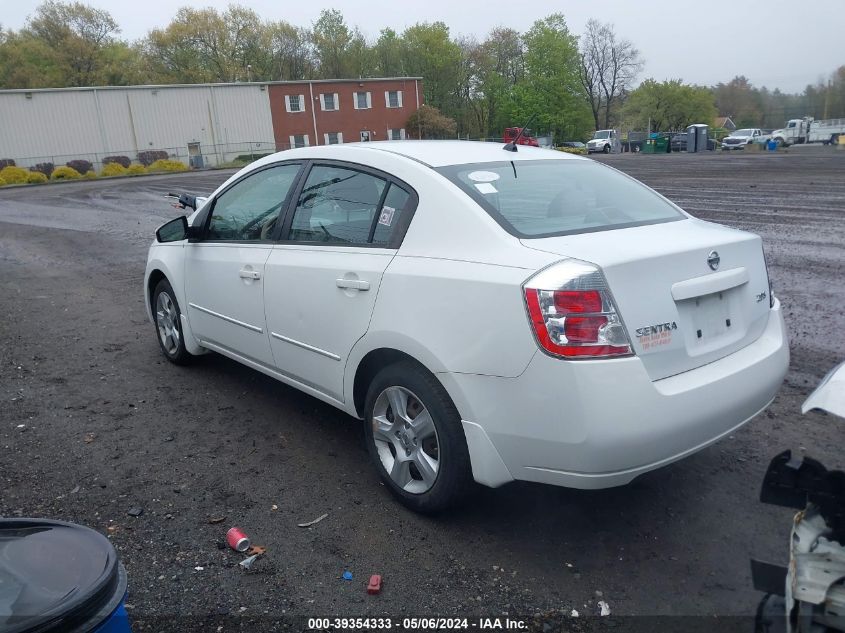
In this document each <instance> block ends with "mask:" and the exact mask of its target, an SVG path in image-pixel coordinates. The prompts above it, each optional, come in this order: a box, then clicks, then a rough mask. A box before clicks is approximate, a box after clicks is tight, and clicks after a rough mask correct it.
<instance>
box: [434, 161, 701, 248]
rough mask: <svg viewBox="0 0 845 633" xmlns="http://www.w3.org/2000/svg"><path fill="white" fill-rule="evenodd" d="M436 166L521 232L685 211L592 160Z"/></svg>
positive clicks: (654, 218) (606, 225) (638, 221)
mask: <svg viewBox="0 0 845 633" xmlns="http://www.w3.org/2000/svg"><path fill="white" fill-rule="evenodd" d="M438 171H439V172H440V173H441V174H443V175H444V176H446V177H447V178H448V179H449V180H451V181H452V182H454V183H455V184H456V185H458V187H460V188H461V189H462V190H463V191H464V192H465V193H467V194H468V195H469V196H470V197H471V198H472V199H473V200H475V201H476V202H478V204H480V205H481V206H482V207H483V208H484V209H485V210H486V211H487V212H488V213H489V214H490V215H491V216H493V218H494V219H495V220H496V221H497V222H498V223H499V224H501V225H502V227H503V228H504V229H505V230H507V231H508V232H509V233H511V234H512V235H515V236H517V237H523V238H532V237H551V236H555V235H568V234H573V233H588V232H592V231H604V230H609V229H618V228H625V227H630V226H639V225H643V224H656V223H660V222H671V221H673V220H681V219H683V218H684V217H685V216H684V215H683V214H681V213H680V212H679V211H678V210H677V209H676V208H675V207H674V206H672V204H671V203H669V202H668V201H667V200H665V199H664V198H662V197H661V196H660V195H658V194H657V193H655V192H654V191H652V190H651V189H649V188H648V187H646V186H645V185H643V184H641V183H639V182H637V181H636V180H634V179H632V178H629V177H628V176H625V175H624V174H621V173H620V172H618V171H616V170H615V169H610V168H608V167H605V166H604V165H601V164H599V163H596V162H594V161H587V160H536V161H502V162H496V163H478V164H469V165H451V166H448V167H441V168H439V169H438Z"/></svg>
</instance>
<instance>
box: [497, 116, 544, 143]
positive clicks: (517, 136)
mask: <svg viewBox="0 0 845 633" xmlns="http://www.w3.org/2000/svg"><path fill="white" fill-rule="evenodd" d="M535 118H537V114H536V113H534V114H532V115H531V118H530V119H528V123H526V124H525V125H524V126H523V127H521V128H519V134H517V135H516V138H515V139H514V140H512V141H511V142H510V143H507V144H506V145H505V146H504V147H503V148H502V149H503V150H505V151H506V152H515V151H517V149H516V144H517V143H519V139H521V138H522V135H523V134H524V133H525V130H527V129H528V126H529V125H531V124H532V123H533V122H534V119H535Z"/></svg>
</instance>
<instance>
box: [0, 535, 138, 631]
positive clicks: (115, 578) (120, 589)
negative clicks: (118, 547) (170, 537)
mask: <svg viewBox="0 0 845 633" xmlns="http://www.w3.org/2000/svg"><path fill="white" fill-rule="evenodd" d="M125 595H126V571H125V570H124V569H123V565H121V564H120V562H119V561H118V559H117V553H116V552H115V550H114V547H112V544H111V543H110V542H109V540H108V539H107V538H106V537H105V536H103V535H102V534H100V533H99V532H95V531H94V530H91V529H89V528H86V527H82V526H79V525H74V524H72V523H65V522H63V521H48V520H45V519H0V631H3V632H4V633H34V632H36V631H37V632H38V633H59V632H62V633H129V631H130V628H129V618H128V616H127V614H126V609H125V608H124V597H125Z"/></svg>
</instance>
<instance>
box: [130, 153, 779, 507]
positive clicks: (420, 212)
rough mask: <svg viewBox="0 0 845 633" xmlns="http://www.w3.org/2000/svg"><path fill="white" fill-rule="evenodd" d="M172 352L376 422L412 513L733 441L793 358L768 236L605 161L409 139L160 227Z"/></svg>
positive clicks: (155, 316) (375, 433) (153, 266)
mask: <svg viewBox="0 0 845 633" xmlns="http://www.w3.org/2000/svg"><path fill="white" fill-rule="evenodd" d="M144 297H145V299H146V303H147V309H148V315H149V317H150V318H151V319H152V321H153V322H154V323H155V326H156V333H157V338H158V342H159V345H160V346H161V349H162V351H163V352H164V355H165V356H166V357H167V358H168V359H169V360H170V361H172V362H174V363H178V364H182V363H185V362H187V361H189V360H190V359H191V358H192V357H193V356H195V355H197V354H202V353H205V352H207V351H209V350H211V351H215V352H218V353H220V354H224V355H226V356H228V357H230V358H233V359H235V360H237V361H239V362H241V363H243V364H245V365H247V366H249V367H252V368H254V369H256V370H258V371H261V372H264V373H265V374H268V375H270V376H272V377H274V378H276V379H278V380H279V381H281V382H283V383H286V384H288V385H292V386H294V387H297V388H298V389H301V390H302V391H304V392H306V393H308V394H311V395H313V396H314V397H316V398H319V399H320V400H323V401H325V402H328V403H330V404H332V405H334V406H336V407H337V408H339V409H341V410H342V411H345V412H346V413H348V414H349V415H351V416H353V417H354V418H357V419H361V420H364V421H365V427H364V428H365V434H366V438H367V444H368V447H369V451H370V455H371V456H372V460H373V463H374V465H375V467H376V468H377V469H378V472H379V474H380V475H381V477H382V479H383V480H384V482H385V484H386V485H387V486H388V487H389V489H390V490H391V491H392V492H393V493H394V494H395V495H396V496H397V497H398V498H399V500H401V501H402V502H403V503H404V504H406V505H407V506H409V507H411V508H413V509H415V510H418V511H436V510H439V509H442V508H444V507H446V506H448V505H450V504H453V503H454V502H455V501H456V500H458V499H459V498H460V497H461V495H462V494H463V493H464V492H466V491H467V490H468V489H469V488H470V487H471V483H472V481H473V480H474V481H476V482H479V483H481V484H485V485H487V486H494V487H495V486H501V485H503V484H505V483H507V482H510V481H513V480H526V481H534V482H542V483H547V484H555V485H561V486H570V487H574V488H604V487H609V486H617V485H621V484H625V483H627V482H630V481H631V480H632V479H634V478H635V477H636V476H637V475H640V474H641V473H644V472H646V471H649V470H652V469H655V468H658V467H660V466H663V465H665V464H668V463H670V462H673V461H675V460H678V459H681V458H682V457H685V456H687V455H690V454H692V453H694V452H696V451H698V450H701V449H702V448H704V447H705V446H707V445H708V444H711V443H713V442H715V441H716V440H718V439H720V438H722V437H725V436H727V435H730V434H731V433H733V432H734V431H735V430H736V429H737V428H739V427H740V426H742V425H743V424H745V423H746V422H748V421H749V420H750V419H751V418H753V417H754V416H756V415H757V414H758V413H760V412H761V411H762V410H763V409H765V408H766V406H767V405H768V404H769V403H770V402H771V400H772V399H773V398H774V396H775V393H776V392H777V390H778V388H779V386H780V384H781V382H782V380H783V377H784V375H785V373H786V369H787V365H788V363H789V351H788V344H787V340H786V335H785V327H784V322H783V316H782V314H781V307H780V303H779V302H778V300H777V299H776V298H774V297H773V296H772V293H771V288H770V285H769V279H768V273H767V270H766V263H765V260H764V255H763V248H762V244H761V240H760V238H759V237H758V236H756V235H753V234H751V233H746V232H743V231H738V230H734V229H730V228H726V227H724V226H720V225H717V224H711V223H709V222H703V221H701V220H698V219H695V218H693V217H691V216H689V215H688V214H686V213H685V212H684V211H682V210H681V209H680V208H678V207H677V206H675V205H674V204H672V203H671V202H669V201H668V200H666V199H665V198H663V197H662V196H660V195H659V194H657V193H656V192H654V191H653V190H651V189H649V188H648V187H646V186H645V185H643V184H641V183H639V182H638V181H636V180H634V179H632V178H630V177H628V176H626V175H624V174H622V173H620V172H618V171H616V170H615V169H612V168H610V167H607V166H604V165H601V164H599V163H596V162H594V161H592V160H589V159H586V158H581V157H577V156H573V155H570V154H564V153H560V152H554V151H549V150H543V149H537V148H532V147H527V146H520V147H518V151H508V150H507V149H505V148H503V147H502V146H501V145H499V144H491V143H470V142H461V141H399V142H382V143H366V144H360V145H358V144H349V145H331V146H321V147H308V148H302V149H295V150H289V151H285V152H281V153H278V154H274V155H272V156H268V157H266V158H263V159H261V160H259V161H257V162H255V163H252V164H251V165H249V166H248V167H246V168H244V169H243V170H241V171H240V172H238V173H237V174H235V175H234V176H232V177H231V178H229V180H227V181H226V182H225V183H224V184H223V185H222V186H221V187H220V188H219V189H217V191H215V192H214V193H213V194H212V195H211V196H210V197H209V198H208V199H207V201H204V203H203V204H201V206H200V207H199V209H198V211H197V212H196V213H194V214H193V215H191V216H190V218H184V217H180V218H177V219H175V220H173V221H172V222H169V223H168V224H165V225H164V226H162V227H161V228H160V229H159V230H158V231H157V233H156V241H155V243H154V244H153V245H152V246H151V248H150V251H149V258H148V261H147V269H146V275H145V282H144Z"/></svg>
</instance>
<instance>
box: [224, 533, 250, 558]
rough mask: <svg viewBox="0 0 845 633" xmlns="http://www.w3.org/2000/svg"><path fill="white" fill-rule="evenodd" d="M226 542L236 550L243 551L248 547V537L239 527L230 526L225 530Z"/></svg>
mask: <svg viewBox="0 0 845 633" xmlns="http://www.w3.org/2000/svg"><path fill="white" fill-rule="evenodd" d="M226 542H227V543H228V544H229V547H231V548H232V549H233V550H235V551H236V552H245V551H247V550H248V549H249V537H248V536H247V535H246V534H244V532H243V530H242V529H241V528H239V527H233V528H230V529H229V531H228V532H226Z"/></svg>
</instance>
